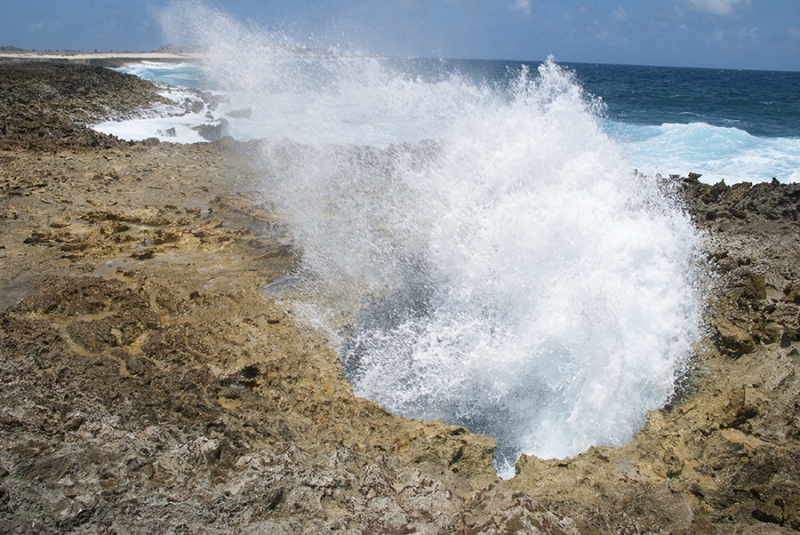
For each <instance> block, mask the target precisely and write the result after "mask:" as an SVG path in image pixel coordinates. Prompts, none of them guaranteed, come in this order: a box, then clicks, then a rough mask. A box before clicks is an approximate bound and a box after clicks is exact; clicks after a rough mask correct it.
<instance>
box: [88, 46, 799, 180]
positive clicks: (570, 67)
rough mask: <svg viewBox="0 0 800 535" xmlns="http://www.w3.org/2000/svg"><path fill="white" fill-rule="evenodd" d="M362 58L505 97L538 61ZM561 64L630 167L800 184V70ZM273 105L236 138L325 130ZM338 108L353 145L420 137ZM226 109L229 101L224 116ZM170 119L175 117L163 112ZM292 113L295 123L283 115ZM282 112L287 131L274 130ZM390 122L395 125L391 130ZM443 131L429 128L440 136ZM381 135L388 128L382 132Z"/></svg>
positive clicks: (201, 78)
mask: <svg viewBox="0 0 800 535" xmlns="http://www.w3.org/2000/svg"><path fill="white" fill-rule="evenodd" d="M324 61H325V60H319V62H324ZM328 61H333V60H330V59H329V60H328ZM337 61H341V60H337ZM352 61H354V62H356V61H359V59H356V58H354V59H352ZM361 61H374V62H375V63H378V64H382V65H384V66H386V67H387V68H390V69H393V70H394V71H395V72H396V73H397V74H398V76H402V77H404V79H406V80H407V79H409V78H416V79H419V80H420V81H421V82H424V83H429V84H436V83H441V82H442V81H443V80H446V79H448V78H450V79H452V77H459V78H462V79H464V80H467V81H469V83H472V84H475V85H476V86H480V85H488V86H492V87H494V88H497V89H498V91H500V92H507V91H508V88H509V86H510V85H511V84H513V82H514V80H515V79H516V78H517V76H518V75H519V72H520V70H521V69H523V68H527V69H530V70H532V71H533V72H535V71H536V68H537V67H538V65H539V63H538V62H511V61H487V60H438V59H434V60H431V59H397V58H384V59H369V60H364V59H363V58H362V59H361ZM296 63H299V64H300V65H299V67H300V68H310V69H312V70H314V69H318V66H314V63H315V60H313V59H303V60H296ZM562 67H563V68H564V69H565V70H567V71H569V72H571V73H572V74H573V75H574V77H575V81H576V82H577V83H578V84H579V85H580V87H581V88H582V90H583V92H584V94H585V97H586V98H587V99H595V100H596V101H597V103H598V106H597V107H596V109H595V112H596V114H597V118H598V121H599V123H600V124H601V126H602V128H603V130H604V131H605V132H606V133H607V134H608V135H609V136H610V137H611V138H612V139H614V140H615V141H616V142H617V143H618V144H619V145H620V147H621V148H622V150H623V152H624V153H625V155H626V157H627V159H628V160H629V162H630V166H631V168H634V169H638V170H640V171H641V172H646V173H660V174H662V175H664V176H667V175H670V174H680V175H682V176H686V175H687V174H688V173H689V172H695V173H699V174H702V175H703V179H702V180H703V181H705V182H708V183H716V182H719V181H723V180H724V181H725V182H726V183H727V184H728V185H732V184H736V183H739V182H751V183H756V182H764V181H771V180H772V178H776V179H777V180H779V181H780V182H783V183H789V182H797V181H798V180H799V179H800V73H797V72H770V71H742V70H724V69H695V68H676V67H646V66H635V65H600V64H574V63H573V64H564V65H562ZM119 70H120V71H121V72H125V73H131V74H135V75H137V76H140V77H142V78H145V79H148V80H154V81H157V82H161V83H164V84H169V85H171V86H175V87H176V89H173V91H172V92H171V93H172V95H173V97H174V98H177V99H184V98H196V97H195V96H194V95H191V94H189V95H183V94H182V93H181V92H180V90H179V89H177V88H180V87H185V88H204V89H211V90H214V89H217V88H218V87H216V86H218V82H215V81H213V80H211V79H206V75H204V73H203V70H202V69H201V68H200V66H198V65H195V64H188V63H186V64H164V63H151V62H143V63H139V64H135V65H130V66H126V67H123V68H121V69H119ZM319 70H321V71H324V70H325V69H324V68H322V69H319ZM276 100H277V102H275V103H272V104H271V105H270V106H269V109H266V110H254V115H251V117H250V119H248V120H242V119H236V118H231V117H226V116H225V115H224V114H223V115H222V116H223V117H226V119H227V120H228V121H229V122H230V123H232V124H231V125H230V128H229V134H230V135H232V136H233V137H234V138H237V139H240V140H243V141H246V140H250V139H256V138H262V137H267V138H269V137H272V138H280V137H283V136H284V135H285V134H286V130H285V129H281V126H286V125H287V124H292V126H293V128H295V129H297V128H299V127H301V126H302V127H304V129H305V131H304V132H302V133H298V132H295V134H296V135H295V137H297V138H298V140H299V141H307V140H309V138H310V137H311V136H313V135H314V133H313V132H312V131H313V130H314V129H315V128H318V127H319V125H316V126H315V125H313V123H312V122H311V121H313V118H311V117H308V118H307V119H308V121H306V117H304V116H307V115H310V114H312V113H313V109H311V107H306V106H304V103H303V102H292V101H291V100H290V99H287V98H286V95H285V94H284V95H280V96H278V97H277V98H276ZM307 104H310V102H309V103H307ZM361 104H363V105H365V106H366V105H368V104H372V103H367V102H363V103H361ZM236 105H241V106H243V107H245V108H246V107H248V106H250V107H252V103H245V102H241V103H238V104H235V105H234V106H233V107H235V106H236ZM331 106H332V107H333V108H336V107H349V108H351V109H349V110H340V111H342V113H340V114H337V117H336V119H337V120H339V121H340V122H341V123H343V124H349V125H350V126H351V127H352V129H353V130H354V131H353V132H351V133H350V135H347V136H344V138H346V139H347V141H349V142H352V143H366V144H378V145H388V144H390V143H392V142H406V141H418V139H416V138H415V134H416V133H411V132H407V133H406V134H407V135H405V136H404V135H403V132H402V131H398V130H401V129H402V124H398V123H402V121H406V120H409V119H410V117H408V116H402V115H401V116H399V117H394V118H392V117H390V116H387V115H386V114H385V111H386V110H377V109H372V110H364V109H361V108H359V107H357V106H354V104H353V102H335V101H334V102H331ZM227 107H229V108H230V107H231V106H227ZM225 108H226V105H224V104H223V106H222V107H221V110H224V109H225ZM228 111H231V110H230V109H229V110H228ZM327 112H330V110H327ZM348 112H349V113H348ZM382 112H384V113H382ZM444 112H445V110H442V113H444ZM168 113H172V114H175V113H176V112H175V111H174V110H171V111H164V114H168ZM178 113H182V111H181V112H178ZM434 113H435V112H434ZM287 114H294V117H286V115H287ZM276 116H278V117H279V122H283V123H284V124H283V125H281V126H276V125H275V118H276ZM259 119H261V124H258V120H259ZM393 119H394V121H393ZM204 122H208V118H207V117H206V110H203V112H202V113H196V114H187V115H184V116H181V117H172V118H167V117H163V116H154V115H150V116H148V117H142V118H138V119H132V120H128V121H124V122H117V121H112V122H108V123H104V124H102V125H99V126H98V127H97V128H98V130H101V131H104V132H107V133H113V134H115V135H118V136H119V137H121V138H123V139H144V138H146V137H159V132H160V133H161V134H160V135H161V137H162V139H164V140H165V141H177V142H201V141H204V139H203V138H202V137H200V135H199V134H198V133H197V132H196V131H194V130H191V128H192V127H195V126H197V125H199V124H203V123H204ZM381 122H383V124H381ZM391 122H394V123H395V124H387V123H391ZM436 127H437V125H434V128H432V129H430V130H429V131H430V132H432V133H435V131H436ZM170 128H176V131H177V132H178V133H177V134H176V136H175V138H173V139H169V138H168V136H165V134H164V133H165V132H166V131H167V130H169V129H170ZM378 129H381V130H382V132H376V130H378ZM337 135H339V136H342V133H341V132H337Z"/></svg>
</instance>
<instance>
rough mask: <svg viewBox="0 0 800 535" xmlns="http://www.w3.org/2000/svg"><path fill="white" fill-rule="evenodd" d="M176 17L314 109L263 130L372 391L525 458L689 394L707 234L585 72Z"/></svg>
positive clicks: (598, 434) (638, 422) (306, 295)
mask: <svg viewBox="0 0 800 535" xmlns="http://www.w3.org/2000/svg"><path fill="white" fill-rule="evenodd" d="M164 26H165V29H166V31H167V33H168V35H169V36H170V37H171V41H173V42H177V41H179V40H178V39H177V38H175V37H176V36H179V35H180V36H184V37H185V38H188V39H190V40H193V41H194V42H198V43H202V44H203V45H204V46H203V48H204V49H205V50H207V51H208V52H207V55H206V56H205V59H204V63H203V72H204V77H205V79H207V80H209V81H212V82H213V84H214V85H215V87H216V88H217V89H218V90H222V91H227V92H229V93H231V94H232V95H234V97H232V99H233V100H235V101H236V102H237V104H238V103H241V104H242V106H243V107H244V106H247V107H252V108H253V109H258V110H264V109H269V107H270V106H295V107H298V108H297V109H296V110H295V113H294V114H293V115H291V116H292V117H297V118H302V121H300V119H298V122H297V123H293V124H288V123H287V124H286V125H283V126H284V130H283V131H284V134H283V136H282V137H279V136H274V135H273V136H271V137H269V136H267V139H266V141H265V142H264V150H263V155H262V156H263V158H262V162H261V166H262V169H263V175H264V178H263V188H264V190H265V191H266V192H268V193H269V195H270V197H271V198H272V199H273V200H274V201H275V202H276V203H277V206H278V207H279V209H280V210H281V212H282V213H283V214H284V216H285V217H286V218H287V220H288V221H289V223H290V226H291V229H292V231H291V232H292V235H293V238H294V240H295V242H296V244H297V245H298V246H299V249H300V250H302V266H303V267H302V271H303V273H302V277H301V279H302V281H303V282H302V284H301V285H302V286H303V288H302V289H301V290H299V291H298V294H300V295H302V296H303V297H301V298H299V299H301V302H300V303H297V307H298V309H299V310H301V311H302V312H303V314H304V316H305V318H306V319H307V320H308V321H309V322H310V323H311V324H313V325H316V326H317V327H321V328H322V329H324V330H326V331H328V332H329V333H330V334H331V335H332V336H334V339H335V340H336V343H337V344H338V345H339V347H340V354H341V358H342V362H343V367H344V371H345V374H346V375H347V377H348V379H349V380H350V382H351V383H352V384H353V387H354V389H355V392H356V393H357V394H358V395H360V396H365V397H368V398H371V399H374V400H376V401H377V402H379V403H380V404H382V405H383V406H385V407H386V408H387V409H389V410H390V411H392V412H394V413H397V414H400V415H404V416H408V417H414V418H426V419H433V418H439V419H442V420H444V421H446V422H448V423H453V424H460V425H464V426H466V427H468V428H469V429H470V430H471V431H474V432H478V433H486V434H491V435H494V436H496V437H497V440H498V450H497V455H496V466H497V468H498V471H499V473H500V474H501V475H503V476H504V477H508V476H511V475H513V473H514V468H513V466H514V462H515V461H516V459H517V458H518V456H519V455H520V454H521V453H526V454H534V455H537V456H539V457H544V458H549V457H566V456H572V455H575V454H578V453H580V452H582V451H584V450H586V449H587V448H588V447H589V446H591V445H619V444H621V443H623V442H625V441H627V440H629V439H630V438H631V436H632V435H633V433H635V432H636V431H637V430H638V429H639V428H640V427H641V426H642V424H643V423H644V421H645V417H646V413H647V411H648V410H652V409H657V408H659V407H660V406H662V405H663V404H664V403H665V402H667V401H668V399H669V398H670V397H671V396H672V395H673V394H674V390H675V386H674V385H675V380H676V377H678V376H679V375H680V374H681V373H682V369H683V366H684V365H685V363H686V361H687V358H688V356H689V354H690V352H691V344H692V343H693V342H694V341H695V340H696V339H697V338H698V336H699V326H700V323H701V318H700V303H701V301H702V299H701V295H700V291H699V289H698V284H697V280H696V278H697V277H696V273H697V264H698V260H697V258H698V249H699V239H698V236H697V234H696V232H695V230H694V229H693V227H692V225H691V222H690V220H689V217H688V216H687V215H686V214H685V213H684V211H683V210H682V208H681V207H680V206H679V205H678V203H677V202H676V201H674V199H673V198H672V196H671V195H670V194H669V192H667V191H665V188H664V186H663V184H659V183H658V181H657V179H655V178H653V177H645V176H641V175H639V174H637V173H635V172H631V171H630V168H631V166H630V165H629V164H628V163H627V162H626V161H625V159H624V157H623V156H622V155H621V153H620V150H619V147H618V146H617V145H616V144H615V143H614V142H613V141H612V140H610V139H609V138H608V136H607V135H606V134H605V133H603V131H602V129H601V128H600V126H599V117H600V115H601V113H602V109H601V106H600V104H599V103H598V102H596V101H594V100H592V99H591V98H589V97H587V95H586V94H584V92H583V91H582V89H581V87H580V86H579V85H578V84H577V83H576V81H575V80H574V78H573V76H571V74H570V73H569V72H568V71H566V70H564V69H562V68H561V67H559V66H558V65H557V64H555V63H554V62H553V61H552V60H548V61H547V62H545V63H543V64H542V65H541V66H540V67H539V69H538V71H537V72H528V71H526V70H523V71H522V72H521V73H519V74H518V75H515V76H513V77H510V78H509V81H508V83H507V84H493V83H489V82H479V81H475V79H474V77H470V76H464V75H462V74H459V73H454V72H449V73H445V72H440V73H430V72H428V73H413V72H409V71H408V70H403V69H398V68H395V67H393V66H392V64H391V62H385V61H381V60H379V59H375V58H370V57H364V56H355V55H343V54H341V53H334V52H326V53H320V52H315V53H312V52H310V51H309V50H308V49H303V48H301V47H298V46H296V45H294V44H293V43H292V42H291V41H290V40H288V39H287V38H286V37H284V36H280V37H277V36H276V35H275V34H273V33H269V32H267V31H264V30H260V29H257V28H252V27H249V28H244V27H241V26H240V25H238V24H237V23H235V22H234V21H232V20H231V19H230V18H228V17H227V16H225V15H223V14H220V13H218V12H216V11H213V10H209V9H205V8H196V9H194V10H193V11H192V12H191V13H189V14H187V13H186V12H178V11H176V10H172V11H169V10H168V11H167V12H166V13H165V16H164ZM298 111H300V113H297V112H298ZM276 116H277V114H276ZM289 116H290V115H287V114H280V117H281V118H283V119H285V118H286V117H289ZM271 128H272V130H273V131H274V129H275V125H272V126H271Z"/></svg>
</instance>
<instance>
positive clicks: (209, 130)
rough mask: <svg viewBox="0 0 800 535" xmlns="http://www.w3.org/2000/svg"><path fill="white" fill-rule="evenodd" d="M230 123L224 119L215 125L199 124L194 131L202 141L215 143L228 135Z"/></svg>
mask: <svg viewBox="0 0 800 535" xmlns="http://www.w3.org/2000/svg"><path fill="white" fill-rule="evenodd" d="M229 126H230V123H229V122H228V121H227V120H226V119H220V120H219V122H218V123H217V124H201V125H200V126H195V127H194V129H195V130H197V133H198V134H200V136H201V137H202V138H203V139H206V140H208V141H217V140H219V139H222V138H223V137H225V136H227V135H228V127H229Z"/></svg>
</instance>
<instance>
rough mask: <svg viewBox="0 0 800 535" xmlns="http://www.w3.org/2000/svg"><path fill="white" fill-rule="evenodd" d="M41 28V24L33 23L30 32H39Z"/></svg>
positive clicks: (42, 24)
mask: <svg viewBox="0 0 800 535" xmlns="http://www.w3.org/2000/svg"><path fill="white" fill-rule="evenodd" d="M42 26H44V23H43V22H35V23H33V24H31V29H30V31H32V32H35V31H37V30H41V29H42Z"/></svg>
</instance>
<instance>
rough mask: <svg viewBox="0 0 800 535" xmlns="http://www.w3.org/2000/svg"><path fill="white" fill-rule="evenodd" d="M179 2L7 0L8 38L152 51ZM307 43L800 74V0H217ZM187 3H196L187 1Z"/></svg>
mask: <svg viewBox="0 0 800 535" xmlns="http://www.w3.org/2000/svg"><path fill="white" fill-rule="evenodd" d="M169 3H170V0H140V1H137V0H124V1H119V0H70V1H64V0H30V1H27V2H25V1H19V0H0V13H2V16H0V45H14V46H18V47H21V48H25V49H36V50H45V49H54V50H64V49H71V50H90V51H92V50H95V49H97V50H99V51H108V50H114V51H124V50H128V51H146V50H153V49H155V48H157V47H159V46H161V45H163V44H165V43H166V42H167V39H166V38H165V37H164V36H163V35H162V33H161V29H160V24H159V22H158V13H159V10H161V9H163V8H164V7H165V6H166V5H167V4H169ZM205 4H206V5H207V6H211V7H217V8H219V9H221V10H223V11H225V12H226V13H228V14H230V15H231V16H233V17H234V18H237V19H240V20H242V21H243V22H251V23H255V24H258V25H260V26H262V27H265V28H270V29H276V28H278V29H281V30H283V31H285V32H287V33H289V34H290V35H292V36H293V37H294V38H295V39H296V40H298V41H300V42H301V43H304V44H308V45H314V46H331V45H335V46H336V45H338V46H339V47H340V48H343V49H357V50H359V51H362V52H368V53H374V54H387V55H401V56H422V57H445V58H481V59H511V60H541V59H544V58H546V57H547V56H548V55H550V54H552V55H553V56H555V58H556V60H557V61H561V62H593V63H626V64H639V65H670V66H687V67H715V68H739V69H779V70H793V71H800V0H613V1H600V0H597V1H593V0H494V1H489V0H428V1H425V0H332V1H323V0H229V1H227V2H222V1H218V0H217V1H215V0H209V1H207V2H205ZM186 9H191V5H190V4H186Z"/></svg>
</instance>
